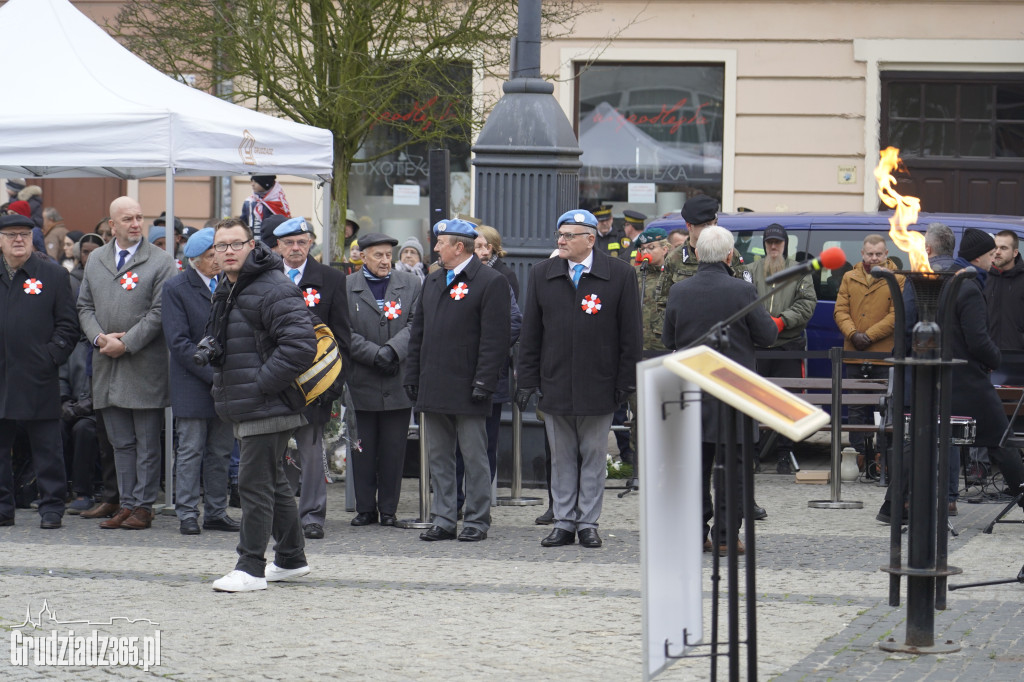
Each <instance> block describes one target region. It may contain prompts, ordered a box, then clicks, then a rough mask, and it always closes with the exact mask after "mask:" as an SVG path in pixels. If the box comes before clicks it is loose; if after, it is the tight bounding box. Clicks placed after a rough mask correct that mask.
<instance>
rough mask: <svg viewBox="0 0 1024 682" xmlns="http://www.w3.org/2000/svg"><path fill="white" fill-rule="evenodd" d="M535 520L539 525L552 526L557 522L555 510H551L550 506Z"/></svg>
mask: <svg viewBox="0 0 1024 682" xmlns="http://www.w3.org/2000/svg"><path fill="white" fill-rule="evenodd" d="M533 522H534V523H535V524H537V525H538V526H550V525H551V524H552V523H554V522H555V512H553V511H551V508H550V507H548V510H547V511H546V512H544V513H543V514H541V515H540V516H538V517H537V518H535V519H534V520H533Z"/></svg>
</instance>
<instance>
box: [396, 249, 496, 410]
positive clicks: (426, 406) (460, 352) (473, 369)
mask: <svg viewBox="0 0 1024 682" xmlns="http://www.w3.org/2000/svg"><path fill="white" fill-rule="evenodd" d="M446 275H447V271H446V270H444V269H439V270H435V271H434V272H432V273H430V274H429V275H427V279H426V280H424V282H423V289H422V291H421V293H420V299H419V302H418V304H417V306H416V314H415V315H413V318H412V330H411V332H410V335H409V357H408V360H407V365H406V369H405V381H404V382H403V385H405V386H410V385H411V386H418V387H419V396H418V398H417V400H416V409H417V410H418V411H423V412H437V413H441V414H460V415H489V414H490V413H491V401H490V399H488V400H486V401H483V402H479V403H477V402H473V400H472V397H471V396H472V393H473V389H474V388H482V389H483V390H484V391H487V392H488V393H491V394H493V393H494V391H495V390H496V389H497V387H498V370H499V369H500V368H501V365H502V363H503V362H506V361H507V359H508V348H509V335H510V317H511V301H512V295H511V292H510V290H509V284H508V280H507V279H505V278H504V277H503V276H502V275H501V273H499V272H496V271H495V270H494V269H493V268H489V267H487V266H486V265H484V264H483V263H481V262H480V260H479V259H478V258H477V257H476V256H472V257H471V258H470V260H469V263H467V264H466V267H465V268H464V269H463V270H462V272H460V273H459V274H458V276H457V277H456V278H455V279H454V280H453V281H452V283H451V284H450V285H449V284H446V282H445V276H446ZM463 292H464V293H463Z"/></svg>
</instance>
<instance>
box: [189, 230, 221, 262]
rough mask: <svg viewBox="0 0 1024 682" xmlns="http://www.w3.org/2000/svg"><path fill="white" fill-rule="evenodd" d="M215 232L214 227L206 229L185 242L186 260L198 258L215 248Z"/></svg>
mask: <svg viewBox="0 0 1024 682" xmlns="http://www.w3.org/2000/svg"><path fill="white" fill-rule="evenodd" d="M214 232H216V230H214V229H213V228H212V227H204V228H203V229H201V230H199V231H198V232H196V233H195V234H193V235H192V236H191V237H189V238H188V241H187V242H185V258H198V257H199V256H202V255H203V254H204V253H206V252H207V251H208V250H209V249H210V247H212V246H213V233H214Z"/></svg>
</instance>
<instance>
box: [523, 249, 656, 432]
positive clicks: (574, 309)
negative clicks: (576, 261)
mask: <svg viewBox="0 0 1024 682" xmlns="http://www.w3.org/2000/svg"><path fill="white" fill-rule="evenodd" d="M593 254H594V261H593V264H592V265H591V267H590V272H588V273H584V274H583V275H582V276H581V277H580V282H579V288H578V289H577V288H574V287H573V285H572V278H571V277H570V276H569V265H568V263H569V261H567V260H565V259H564V258H549V259H548V260H546V261H543V262H540V263H537V264H536V265H534V266H533V268H532V269H531V270H530V282H529V285H528V286H527V288H526V297H525V302H524V304H523V305H522V306H521V307H522V309H523V333H522V336H521V337H520V341H519V368H518V379H519V386H520V387H522V388H540V391H541V394H542V396H541V400H540V408H541V409H542V410H543V411H544V412H547V413H550V414H555V415H574V416H593V415H601V414H611V413H612V412H615V410H616V409H617V408H618V405H617V404H616V401H615V391H616V390H619V391H625V392H632V391H634V390H636V363H637V362H639V361H640V359H641V353H642V348H643V337H642V330H641V322H640V292H639V290H638V289H637V286H636V274H635V273H634V271H633V268H632V267H631V266H630V265H628V264H627V263H626V262H625V261H622V260H619V259H617V258H612V257H609V256H607V255H605V254H604V253H603V252H601V251H599V250H597V248H595V249H594V252H593ZM595 296H596V298H597V301H600V306H601V307H600V309H599V310H597V309H596V306H595V307H594V308H590V307H589V306H588V307H587V308H588V309H590V310H592V311H593V314H591V313H588V312H586V310H585V309H584V307H585V306H584V300H585V299H589V300H591V301H593V300H594V299H593V298H590V297H595Z"/></svg>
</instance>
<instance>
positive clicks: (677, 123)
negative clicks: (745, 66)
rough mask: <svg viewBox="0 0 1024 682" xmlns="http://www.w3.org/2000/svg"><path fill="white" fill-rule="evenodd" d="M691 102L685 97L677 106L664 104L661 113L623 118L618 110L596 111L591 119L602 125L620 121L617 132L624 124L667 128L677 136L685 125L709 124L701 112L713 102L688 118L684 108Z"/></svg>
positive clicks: (700, 106) (704, 105)
mask: <svg viewBox="0 0 1024 682" xmlns="http://www.w3.org/2000/svg"><path fill="white" fill-rule="evenodd" d="M687 102H689V98H688V97H684V98H682V99H681V100H679V101H678V102H676V103H675V104H662V105H661V111H659V112H658V113H656V114H652V115H647V114H629V115H628V116H623V115H622V113H621V112H620V111H619V110H618V109H613V110H612V113H610V114H607V113H602V112H601V111H595V112H594V113H593V114H592V116H591V118H592V120H593V121H594V123H601V122H603V121H605V120H607V119H609V118H610V119H611V120H614V121H619V122H620V125H619V127H618V128H616V130H618V129H620V128H622V124H623V123H632V124H633V125H636V126H667V127H668V129H669V134H675V133H677V132H678V131H679V129H680V128H682V127H683V126H684V125H704V124H705V123H707V122H708V120H707V118H706V117H705V116H704V115H703V114H702V113H701V110H702V109H703V108H704V107H706V106H710V105H711V102H704V103H703V104H700V105H698V106H697V108H696V109H694V110H693V113H692V114H691V115H689V116H687V115H686V114H685V113H683V107H685V106H686V103H687Z"/></svg>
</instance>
